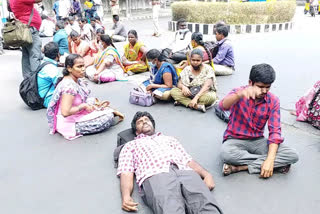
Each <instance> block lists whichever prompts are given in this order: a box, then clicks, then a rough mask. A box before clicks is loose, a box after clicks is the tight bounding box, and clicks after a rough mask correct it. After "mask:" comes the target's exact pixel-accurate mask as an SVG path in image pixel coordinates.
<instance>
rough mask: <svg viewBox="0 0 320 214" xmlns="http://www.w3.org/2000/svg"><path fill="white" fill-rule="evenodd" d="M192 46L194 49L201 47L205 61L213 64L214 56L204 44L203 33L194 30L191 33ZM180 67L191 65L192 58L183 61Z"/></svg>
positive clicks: (181, 68)
mask: <svg viewBox="0 0 320 214" xmlns="http://www.w3.org/2000/svg"><path fill="white" fill-rule="evenodd" d="M191 46H192V48H193V50H194V49H199V50H201V51H202V54H203V62H204V63H207V64H210V65H211V66H212V57H211V53H210V52H209V50H207V49H206V48H205V46H204V41H203V35H202V33H200V32H194V33H193V34H192V35H191ZM189 55H190V52H188V53H187V58H188V59H189ZM179 65H180V66H179V67H178V69H180V70H183V69H184V68H185V67H186V66H187V65H190V60H188V61H182V62H181V63H180V64H179Z"/></svg>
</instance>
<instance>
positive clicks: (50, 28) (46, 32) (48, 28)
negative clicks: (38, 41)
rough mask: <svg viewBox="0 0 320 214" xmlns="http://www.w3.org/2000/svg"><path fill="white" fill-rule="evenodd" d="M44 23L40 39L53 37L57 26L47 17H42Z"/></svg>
mask: <svg viewBox="0 0 320 214" xmlns="http://www.w3.org/2000/svg"><path fill="white" fill-rule="evenodd" d="M41 19H42V23H41V27H40V30H39V35H40V37H51V36H53V32H54V28H55V24H54V23H53V22H52V21H51V20H50V19H49V18H48V16H46V15H41Z"/></svg>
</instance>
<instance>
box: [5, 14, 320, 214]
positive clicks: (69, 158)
mask: <svg viewBox="0 0 320 214" xmlns="http://www.w3.org/2000/svg"><path fill="white" fill-rule="evenodd" d="M299 10H301V8H298V9H297V16H296V18H295V20H296V24H295V27H294V29H293V30H290V31H284V32H276V33H267V34H252V35H251V34H250V35H247V34H245V35H232V36H230V37H231V39H232V41H233V44H234V48H235V56H236V72H235V74H234V75H232V76H228V77H218V87H219V88H218V89H219V92H218V94H219V95H220V97H222V96H223V95H225V94H227V93H228V92H229V90H230V89H232V88H234V87H237V86H240V85H244V84H246V83H247V82H248V75H249V71H250V68H251V66H252V65H253V64H256V63H261V62H266V63H269V64H271V65H272V66H273V67H274V68H275V70H276V72H277V80H276V82H275V83H274V84H273V86H272V92H273V93H275V94H277V95H278V96H279V97H280V99H281V107H282V108H283V111H282V113H283V115H285V116H284V119H283V135H284V137H285V143H286V144H287V145H290V146H292V147H294V148H296V149H297V150H298V152H299V155H300V160H299V162H298V163H297V164H295V165H294V166H293V167H291V171H290V173H289V174H287V175H279V174H275V175H274V176H273V177H272V178H270V179H267V180H264V179H259V178H258V176H257V175H249V174H248V173H246V172H242V173H239V174H234V175H230V176H228V177H222V175H221V170H222V162H221V160H220V158H219V152H220V147H221V140H222V134H223V132H224V130H225V128H226V124H225V123H223V122H222V121H220V120H218V119H217V117H216V116H215V115H214V111H213V110H209V111H208V112H207V113H205V114H203V113H201V112H197V111H191V110H189V109H186V108H183V107H174V106H173V104H172V103H158V104H156V105H154V106H152V107H149V108H143V107H139V106H134V105H130V104H129V102H128V96H129V90H130V89H131V88H132V87H133V86H134V85H135V84H137V83H138V82H140V81H142V80H143V79H144V78H145V77H146V75H138V76H134V77H131V78H130V80H129V81H128V82H114V83H108V84H103V85H94V84H90V87H91V89H92V96H95V97H99V98H100V99H101V100H106V99H107V100H109V101H111V105H112V106H113V107H115V108H117V109H118V110H120V111H121V112H123V113H124V114H125V115H126V119H125V120H124V122H122V123H120V124H119V125H117V126H116V127H113V128H111V129H110V130H108V131H106V132H104V133H101V134H97V135H91V136H85V137H82V138H79V139H77V140H74V141H71V142H70V141H66V140H64V139H63V138H62V137H61V136H60V135H59V134H56V135H54V136H50V135H49V134H48V125H47V121H46V116H45V110H40V111H31V110H30V109H28V108H27V107H26V106H25V105H24V104H23V102H22V100H21V98H20V97H19V94H18V86H19V83H20V82H21V80H22V74H21V64H20V59H21V53H20V52H17V51H7V52H6V54H5V55H2V56H0V63H1V68H0V73H1V77H2V78H1V79H0V91H1V92H2V93H1V94H2V95H1V98H2V99H1V100H2V102H1V105H0V130H1V131H0V137H1V140H0V163H1V164H0V213H6V214H20V213H24V214H74V213H77V214H88V213H92V214H105V213H112V214H119V213H125V212H124V211H122V210H121V200H120V191H119V179H118V178H117V177H116V175H115V174H116V170H115V169H114V168H113V155H112V153H113V149H114V148H115V146H116V138H117V133H118V132H120V131H122V130H124V129H126V128H129V127H130V122H131V119H132V117H133V115H134V114H135V112H136V111H144V110H146V111H149V112H150V113H151V114H152V115H153V116H154V118H155V120H156V127H157V130H158V131H161V132H162V133H164V134H167V135H173V136H175V137H177V138H178V139H179V140H180V141H181V143H182V144H183V146H184V147H185V148H186V150H187V151H188V152H189V153H190V154H191V155H192V156H193V157H194V159H195V160H197V161H198V162H199V163H200V164H202V165H203V166H204V167H205V168H206V169H207V170H209V172H211V173H212V174H213V176H214V179H215V182H216V188H215V190H214V191H213V192H214V193H213V194H214V195H215V197H216V198H217V201H218V202H219V203H220V205H221V207H222V209H223V210H224V212H225V213H226V214H236V213H237V214H258V213H259V214H305V213H308V214H316V213H318V212H319V211H318V210H319V209H320V196H319V194H318V193H319V191H320V187H319V185H318V182H319V180H320V169H319V167H318V166H317V164H318V163H319V162H320V156H319V152H320V137H319V136H320V135H319V131H318V130H316V129H314V128H313V127H311V126H309V125H307V124H303V123H296V122H294V117H292V116H289V115H288V114H287V111H286V110H285V109H293V108H294V103H295V102H296V100H297V99H298V98H299V97H300V96H302V95H303V94H304V93H305V91H306V90H307V89H308V88H310V87H311V86H312V84H313V83H314V82H315V81H316V80H319V73H318V72H319V53H318V52H319V50H320V47H319V46H320V43H319V41H318V40H319V38H320V30H319V22H320V16H318V17H316V18H311V17H308V16H303V15H302V11H299ZM167 21H168V19H161V20H160V23H161V27H162V28H163V29H164V30H163V35H162V37H160V38H152V37H151V36H150V35H151V34H152V21H151V20H140V21H126V22H125V23H126V24H127V26H128V29H129V28H134V29H137V30H138V33H139V37H140V38H141V40H142V41H143V42H145V43H146V45H147V46H148V47H149V48H156V47H157V48H162V47H165V46H166V45H167V44H168V43H169V41H170V40H172V38H173V34H172V33H170V32H167V31H165V29H166V28H167ZM208 39H209V38H208ZM122 45H123V44H117V47H118V48H119V50H122ZM301 124H302V125H301ZM266 135H267V133H266ZM133 198H134V199H135V200H136V201H137V202H138V203H139V213H144V214H149V213H151V211H150V210H149V209H148V208H147V207H146V206H145V205H144V204H143V202H142V201H141V199H140V198H139V196H138V189H137V186H136V185H135V190H134V193H133Z"/></svg>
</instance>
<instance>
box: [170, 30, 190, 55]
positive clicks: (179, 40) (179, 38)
mask: <svg viewBox="0 0 320 214" xmlns="http://www.w3.org/2000/svg"><path fill="white" fill-rule="evenodd" d="M185 32H187V33H186V34H185ZM184 35H185V36H184ZM191 35H192V33H191V32H190V31H189V30H188V29H185V30H179V31H177V32H176V34H175V38H174V41H173V42H172V43H171V44H170V47H169V48H171V49H172V52H173V53H175V52H178V51H181V50H184V49H190V50H191ZM183 37H184V38H183Z"/></svg>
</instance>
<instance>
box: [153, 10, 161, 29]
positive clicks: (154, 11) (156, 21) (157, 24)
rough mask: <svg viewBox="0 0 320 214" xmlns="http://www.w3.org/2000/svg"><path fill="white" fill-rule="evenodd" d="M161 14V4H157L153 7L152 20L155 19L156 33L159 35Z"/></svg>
mask: <svg viewBox="0 0 320 214" xmlns="http://www.w3.org/2000/svg"><path fill="white" fill-rule="evenodd" d="M159 13H160V4H156V5H153V6H152V18H153V26H154V33H155V34H159V30H160V27H159Z"/></svg>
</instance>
